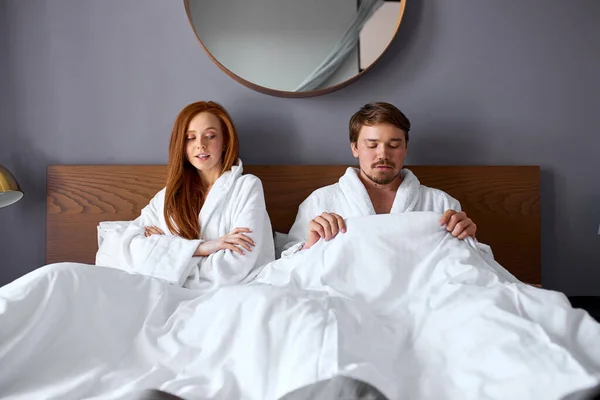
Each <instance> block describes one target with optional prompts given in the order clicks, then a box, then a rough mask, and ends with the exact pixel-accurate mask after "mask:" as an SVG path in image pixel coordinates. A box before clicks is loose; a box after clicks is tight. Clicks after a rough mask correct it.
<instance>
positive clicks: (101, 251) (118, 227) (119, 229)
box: [95, 221, 133, 267]
mask: <svg viewBox="0 0 600 400" xmlns="http://www.w3.org/2000/svg"><path fill="white" fill-rule="evenodd" d="M132 222H133V221H102V222H100V223H99V224H98V227H97V230H98V252H97V253H96V263H95V264H96V265H99V266H102V267H116V266H117V263H118V259H119V247H120V245H121V238H122V237H123V233H124V232H125V230H126V229H127V227H128V226H129V224H131V223H132Z"/></svg>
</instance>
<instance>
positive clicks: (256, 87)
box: [183, 0, 406, 98]
mask: <svg viewBox="0 0 600 400" xmlns="http://www.w3.org/2000/svg"><path fill="white" fill-rule="evenodd" d="M190 1H191V0H183V5H184V7H185V13H186V15H187V18H188V22H189V24H190V27H191V28H192V30H193V31H194V35H196V38H197V39H198V42H199V43H200V46H202V49H204V52H205V53H206V54H207V55H208V57H209V58H210V59H211V60H212V62H213V63H215V64H216V65H217V67H219V69H221V71H223V72H225V73H226V74H227V75H229V77H230V78H232V79H234V80H235V81H237V82H238V83H241V84H242V85H244V86H246V87H247V88H250V89H252V90H255V91H257V92H260V93H264V94H268V95H270V96H275V97H287V98H304V97H316V96H321V95H324V94H327V93H331V92H334V91H336V90H339V89H341V88H343V87H345V86H348V85H350V84H351V83H352V82H354V81H356V80H357V79H358V78H359V77H361V76H362V75H363V74H365V73H366V72H367V71H369V70H370V69H371V68H372V67H373V66H374V65H375V64H377V62H378V61H379V60H380V59H381V57H382V56H383V55H384V54H385V53H386V52H387V51H388V49H389V47H390V45H391V44H392V42H393V41H394V39H395V38H396V35H397V34H398V30H399V29H400V24H401V23H402V18H403V17H404V10H405V8H406V0H400V15H399V16H398V23H397V24H396V29H394V35H393V36H392V38H391V39H390V42H389V43H388V44H387V46H385V49H384V50H383V51H382V52H381V54H380V55H379V56H378V57H377V58H376V59H375V61H373V62H372V63H371V64H370V65H369V66H368V67H366V68H365V69H363V70H362V71H360V72H359V73H357V74H356V75H354V76H353V77H351V78H348V79H346V80H345V81H343V82H340V83H338V84H335V85H332V86H329V87H327V88H324V89H317V90H307V91H305V92H290V91H285V90H277V89H271V88H267V87H264V86H260V85H257V84H255V83H252V82H250V81H248V80H246V79H244V78H242V77H241V76H239V75H236V74H234V73H233V72H231V71H230V70H228V69H227V68H226V67H225V66H224V65H223V64H221V63H220V62H219V60H217V59H216V58H215V57H214V56H213V55H212V54H211V53H210V51H208V49H207V48H206V46H205V45H204V43H202V39H200V36H198V32H197V31H196V28H194V24H193V22H192V15H191V12H190Z"/></svg>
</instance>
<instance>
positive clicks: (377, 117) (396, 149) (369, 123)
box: [282, 103, 491, 257]
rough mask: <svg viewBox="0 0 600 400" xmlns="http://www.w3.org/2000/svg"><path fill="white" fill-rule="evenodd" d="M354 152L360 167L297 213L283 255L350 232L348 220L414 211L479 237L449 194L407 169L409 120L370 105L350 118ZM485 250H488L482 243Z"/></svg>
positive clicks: (378, 105)
mask: <svg viewBox="0 0 600 400" xmlns="http://www.w3.org/2000/svg"><path fill="white" fill-rule="evenodd" d="M349 125H350V126H349V128H350V148H351V149H352V154H353V155H354V157H355V158H357V159H358V162H359V168H358V169H356V168H348V169H347V170H346V173H345V174H344V175H343V176H342V177H341V178H340V180H339V181H338V183H335V184H333V185H330V186H326V187H323V188H320V189H317V190H315V191H314V192H313V193H312V194H311V195H310V196H309V197H308V198H307V199H306V200H304V202H302V204H301V205H300V208H299V210H298V215H297V216H296V221H295V222H294V225H293V226H292V228H291V230H290V232H289V235H288V243H287V244H286V245H285V246H284V251H283V253H282V256H284V257H285V256H289V255H291V254H294V253H296V252H298V251H301V250H306V249H309V248H311V247H312V246H313V245H314V244H315V243H316V242H317V241H318V240H319V239H321V238H323V239H324V240H326V241H329V240H331V239H333V238H334V237H335V236H336V235H337V234H338V233H339V232H341V233H342V234H343V233H344V232H345V230H346V225H345V223H344V218H350V217H355V216H365V215H374V214H389V213H401V212H409V211H434V212H439V213H441V214H443V215H442V217H441V219H440V225H441V226H445V227H446V229H447V230H448V231H449V232H451V233H452V235H453V236H455V237H457V238H459V239H464V238H466V237H467V236H471V237H473V238H474V237H475V233H476V231H477V226H476V225H475V223H474V222H473V221H472V220H471V219H470V218H468V217H467V215H466V214H465V212H463V211H461V206H460V203H459V202H458V201H457V200H456V199H454V198H453V197H451V196H449V195H448V194H447V193H445V192H443V191H441V190H438V189H433V188H429V187H427V186H423V185H421V184H420V182H419V180H418V179H417V177H416V176H415V175H414V174H413V173H412V172H411V171H410V170H408V169H406V168H403V164H404V158H405V157H406V152H407V149H408V137H409V135H408V132H409V131H410V121H409V120H408V118H406V116H405V115H404V114H403V113H402V112H401V111H400V110H398V109H397V108H396V107H394V106H393V105H391V104H389V103H370V104H367V105H365V106H364V107H362V108H361V109H360V110H359V111H358V112H357V113H356V114H354V115H353V116H352V118H351V119H350V124H349ZM480 248H482V249H485V251H486V252H488V253H489V252H491V250H490V249H489V247H488V246H486V245H480Z"/></svg>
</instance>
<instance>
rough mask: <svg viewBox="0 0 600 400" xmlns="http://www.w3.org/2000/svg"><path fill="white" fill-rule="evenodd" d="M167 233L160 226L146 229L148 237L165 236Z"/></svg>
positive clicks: (145, 232)
mask: <svg viewBox="0 0 600 400" xmlns="http://www.w3.org/2000/svg"><path fill="white" fill-rule="evenodd" d="M164 234H165V233H164V232H163V231H162V229H160V228H159V227H158V226H147V227H145V228H144V235H145V236H146V237H148V236H152V235H164Z"/></svg>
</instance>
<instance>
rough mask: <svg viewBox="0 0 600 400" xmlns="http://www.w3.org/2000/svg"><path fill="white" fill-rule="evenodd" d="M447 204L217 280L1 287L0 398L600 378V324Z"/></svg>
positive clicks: (106, 273) (27, 281) (53, 272)
mask: <svg viewBox="0 0 600 400" xmlns="http://www.w3.org/2000/svg"><path fill="white" fill-rule="evenodd" d="M438 220H439V214H435V213H406V214H396V215H385V216H383V215H381V216H370V217H362V218H353V219H349V220H348V221H347V225H348V232H347V233H345V234H343V235H341V236H338V237H337V238H336V239H334V240H332V241H330V242H323V241H321V242H319V243H317V244H316V245H315V246H314V247H312V248H311V249H310V250H306V251H302V252H300V253H298V254H296V255H294V256H292V257H289V258H284V259H280V260H278V261H275V262H273V263H271V264H268V265H267V266H266V267H265V268H264V270H263V272H262V273H261V274H260V275H259V277H258V278H257V281H256V282H255V283H252V284H247V285H244V286H241V285H238V286H229V287H224V288H221V289H218V290H213V291H210V292H200V291H193V290H189V289H184V288H179V287H176V286H172V285H169V284H168V283H166V282H163V281H160V280H158V279H155V278H148V277H145V276H142V275H133V274H129V273H126V272H123V271H120V270H117V269H111V268H105V267H95V266H87V265H82V264H73V263H65V264H55V265H49V266H45V267H42V268H40V269H38V270H36V271H34V272H32V273H30V274H28V275H26V276H24V277H22V278H20V279H18V280H17V281H15V282H13V283H11V284H9V285H7V286H4V287H2V288H0V398H3V399H4V398H8V399H126V398H127V396H128V395H129V394H130V393H132V392H134V391H136V390H140V389H144V388H160V389H163V390H166V391H169V392H172V393H174V394H178V395H180V396H182V397H183V398H185V399H204V398H211V399H257V400H269V399H277V398H279V397H281V396H282V395H284V394H285V393H287V392H289V391H292V390H294V389H296V388H298V387H300V386H302V385H306V384H309V383H312V382H316V381H318V380H321V379H326V378H328V377H330V376H333V375H334V374H345V375H349V376H354V377H357V378H360V379H363V380H365V381H368V382H370V383H372V384H374V385H375V386H376V387H378V388H379V389H380V390H381V391H382V392H383V393H385V394H386V395H387V396H388V397H389V398H390V400H395V399H439V400H444V399H460V400H468V399H477V400H481V399H524V400H526V399H535V400H542V399H548V400H552V399H557V400H558V399H560V398H561V397H562V396H563V395H565V394H567V393H570V392H572V391H575V390H577V389H580V388H583V387H588V386H592V385H594V384H596V383H597V382H598V380H599V379H600V324H598V323H596V322H595V321H594V320H593V319H592V318H591V317H590V316H589V315H588V314H587V313H585V312H584V311H582V310H575V309H572V308H571V307H570V305H569V303H568V301H567V299H566V298H565V297H564V296H563V295H562V294H560V293H556V292H552V291H548V290H542V289H537V288H534V287H531V286H528V285H525V284H522V283H519V282H517V281H516V280H515V279H514V278H513V277H512V275H510V274H508V273H507V272H506V271H505V270H504V269H503V268H502V267H501V266H499V265H498V264H497V263H495V262H494V261H493V260H491V259H489V258H487V256H486V255H485V254H484V253H481V252H480V251H479V250H478V249H477V246H476V245H475V244H474V243H473V242H472V241H470V240H466V241H460V240H458V239H455V238H453V237H451V236H450V235H449V234H447V233H446V232H445V231H444V230H443V228H441V227H440V226H439V225H438V223H437V221H438Z"/></svg>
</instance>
